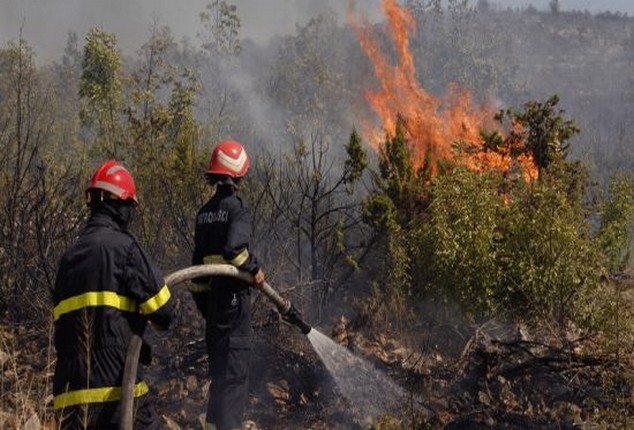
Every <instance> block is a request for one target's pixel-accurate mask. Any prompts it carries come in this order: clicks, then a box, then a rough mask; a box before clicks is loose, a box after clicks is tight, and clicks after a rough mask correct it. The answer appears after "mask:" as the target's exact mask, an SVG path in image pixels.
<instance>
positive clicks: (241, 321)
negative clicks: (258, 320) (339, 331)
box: [190, 140, 264, 430]
mask: <svg viewBox="0 0 634 430" xmlns="http://www.w3.org/2000/svg"><path fill="white" fill-rule="evenodd" d="M248 169H249V156H248V155H247V153H246V151H245V150H244V148H243V147H242V145H241V144H240V143H238V142H235V141H232V140H226V141H223V142H220V143H218V145H217V146H216V147H215V148H214V149H213V152H212V154H211V160H210V162H209V168H208V170H207V171H206V173H205V177H206V179H207V182H208V183H209V184H211V185H213V186H215V193H214V195H213V197H212V198H211V199H210V200H209V201H208V202H207V203H206V204H205V205H204V206H203V207H202V208H201V209H200V210H199V211H198V214H197V216H196V229H195V237H194V254H193V258H192V263H193V264H194V265H197V264H232V265H234V266H236V267H238V268H240V269H241V270H245V271H247V272H249V273H251V274H252V275H253V284H252V285H253V286H254V287H256V288H261V287H262V286H263V285H264V272H263V271H262V269H261V268H260V265H259V263H258V261H257V259H256V257H255V255H254V254H253V252H252V250H251V249H250V248H249V242H250V237H251V221H250V214H249V211H248V209H247V207H246V206H245V204H244V202H243V201H242V200H241V199H240V197H238V196H237V195H236V191H237V190H238V188H239V187H240V183H241V181H242V179H243V178H244V176H245V174H246V173H247V170H248ZM250 286H251V284H249V283H247V282H244V281H241V280H237V279H235V278H230V277H220V276H217V277H216V276H214V277H213V279H209V278H207V279H203V278H198V279H197V280H195V283H193V284H191V286H190V291H191V292H192V297H193V299H194V301H195V303H196V306H197V307H198V310H199V311H200V312H201V313H202V315H203V317H204V318H205V319H206V336H205V338H206V343H207V353H208V356H209V357H208V358H209V377H210V379H211V384H210V388H209V401H208V405H207V417H206V424H205V429H206V430H229V429H240V428H241V427H242V419H243V414H244V409H245V405H246V401H247V394H248V378H249V367H250V363H249V361H250V356H251V347H252V336H253V332H252V328H251V301H250V288H249V287H250Z"/></svg>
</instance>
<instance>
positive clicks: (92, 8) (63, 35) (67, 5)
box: [0, 0, 379, 62]
mask: <svg viewBox="0 0 634 430" xmlns="http://www.w3.org/2000/svg"><path fill="white" fill-rule="evenodd" d="M211 2H212V0H181V1H174V0H134V1H129V0H107V1H104V0H47V1H44V2H43V1H40V0H2V2H1V3H0V44H1V46H4V45H5V44H6V43H7V42H8V41H9V40H14V41H16V40H18V38H19V37H20V32H21V31H22V38H23V39H25V40H26V41H27V42H28V43H29V44H30V45H31V46H32V47H33V48H34V50H35V53H36V55H37V58H38V59H39V61H40V62H49V61H52V60H55V59H57V58H59V57H60V56H61V55H62V53H63V51H64V47H65V44H66V39H67V35H68V33H69V32H70V31H72V32H75V33H76V34H77V35H78V36H79V38H80V40H82V39H83V37H84V36H85V34H86V33H87V32H88V30H89V29H90V28H93V27H102V28H103V29H104V30H106V31H109V32H111V33H115V34H116V35H117V37H118V40H119V46H120V47H121V49H122V50H123V52H124V54H127V53H133V52H134V51H135V50H136V49H138V48H139V47H140V46H141V45H142V44H143V42H144V41H145V40H147V39H148V36H149V28H150V26H151V24H152V23H153V22H154V21H155V20H156V21H158V23H159V24H160V25H165V26H168V27H170V29H171V30H172V33H173V34H174V36H175V38H176V40H181V39H183V38H189V39H190V40H195V39H196V34H197V33H198V32H199V31H200V30H201V28H202V26H201V23H200V13H201V12H203V11H204V10H205V6H206V5H207V4H210V3H211ZM228 3H230V4H235V5H236V6H237V8H238V14H239V16H240V18H241V20H242V36H243V37H244V38H249V39H252V40H254V41H255V42H256V43H258V44H265V43H267V42H268V40H270V38H271V37H273V36H275V35H282V34H292V33H293V32H294V30H295V28H296V25H298V24H299V25H302V24H304V23H305V22H306V21H308V20H309V19H310V18H311V17H314V16H317V15H319V14H320V13H323V12H324V11H326V10H333V11H334V12H335V13H337V14H338V16H341V17H342V20H343V17H344V16H345V8H346V2H345V1H341V0H324V1H319V2H317V1H303V0H267V1H258V0H233V1H232V0H228ZM363 7H364V8H366V9H368V10H369V11H370V16H375V17H376V16H377V15H378V14H379V12H378V10H379V9H378V0H365V1H364V2H363ZM372 11H374V12H372ZM372 14H373V15H372ZM193 43H194V44H195V45H196V44H197V41H194V42H193Z"/></svg>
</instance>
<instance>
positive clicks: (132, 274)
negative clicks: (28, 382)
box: [53, 161, 174, 429]
mask: <svg viewBox="0 0 634 430" xmlns="http://www.w3.org/2000/svg"><path fill="white" fill-rule="evenodd" d="M86 200H87V204H88V207H89V209H90V216H89V218H88V220H87V222H86V224H85V226H84V228H83V230H82V232H81V233H80V235H79V238H78V239H77V241H76V242H75V243H74V244H73V245H72V246H71V247H70V248H69V249H68V250H67V251H66V253H65V254H64V255H63V257H62V259H61V261H60V264H59V268H58V272H57V278H56V280H55V290H54V292H53V301H54V306H55V307H54V311H53V317H54V321H55V349H56V351H57V362H56V364H55V374H54V379H53V394H54V407H55V409H56V412H57V413H58V416H59V419H60V428H61V429H117V428H118V423H119V401H120V399H121V390H122V389H121V384H122V376H123V369H124V364H125V357H126V352H127V347H128V343H129V341H130V338H131V336H132V333H133V330H135V331H137V332H138V331H140V330H142V327H145V322H146V321H147V320H149V321H151V322H152V323H153V325H154V326H155V327H157V328H159V329H167V328H168V327H169V325H170V323H171V321H172V319H173V317H174V307H173V300H172V299H171V297H170V291H169V289H168V287H167V285H165V282H164V280H163V277H162V276H161V274H160V272H159V269H158V267H157V266H156V264H155V263H154V261H153V260H152V259H151V258H150V256H149V255H148V254H147V253H146V252H145V251H144V250H143V248H142V247H141V246H140V245H139V243H138V242H137V240H136V239H135V238H134V236H132V234H130V233H129V232H128V226H129V224H130V221H131V220H132V218H133V214H134V211H135V207H136V204H137V195H136V187H135V185H134V179H133V178H132V175H131V174H130V172H129V171H128V170H127V169H126V168H125V167H124V166H122V165H121V164H120V163H118V162H116V161H107V162H105V163H103V164H102V165H101V166H100V167H99V168H98V169H97V171H96V172H95V173H94V175H93V176H92V179H91V182H90V185H89V187H88V188H87V190H86ZM141 355H142V357H143V358H144V359H143V360H142V362H144V363H146V364H147V363H148V362H149V361H150V360H151V356H148V355H149V354H148V350H147V346H146V348H144V349H143V350H142V354H141ZM137 378H138V379H137V381H136V385H135V386H134V396H135V397H137V400H136V402H135V403H136V405H137V409H136V414H135V424H134V428H135V429H157V428H160V427H161V423H160V421H159V417H158V414H157V413H156V411H155V409H154V406H153V405H152V404H151V403H150V402H149V401H148V399H147V398H148V396H146V395H145V394H146V393H147V392H148V386H147V385H146V384H145V382H143V381H142V380H141V379H140V378H139V377H137Z"/></svg>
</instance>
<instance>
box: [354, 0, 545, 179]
mask: <svg viewBox="0 0 634 430" xmlns="http://www.w3.org/2000/svg"><path fill="white" fill-rule="evenodd" d="M382 6H383V10H384V12H385V14H386V16H387V18H388V24H389V28H390V33H389V34H390V36H391V38H392V41H393V43H394V47H395V50H396V53H397V54H398V58H399V61H398V64H396V65H391V64H390V63H389V61H388V60H387V59H386V57H385V55H384V54H383V53H382V52H381V51H380V49H379V44H378V43H377V41H376V40H375V38H374V37H373V35H372V34H371V32H370V30H369V27H368V26H367V25H366V26H363V25H361V24H360V23H359V22H357V20H356V17H355V16H354V13H353V3H352V2H351V3H350V7H349V8H348V21H349V22H350V23H351V24H352V26H353V27H354V28H355V31H356V32H357V37H358V38H359V42H360V44H361V47H362V49H363V50H364V52H365V53H366V55H367V56H368V57H369V59H370V61H371V62H372V64H373V66H374V72H375V75H376V78H377V80H378V81H379V83H380V88H379V89H377V90H366V93H365V97H366V100H367V101H368V103H369V105H370V107H371V108H372V110H373V111H374V112H375V113H376V115H377V116H378V117H379V119H380V121H381V122H382V129H378V128H377V127H376V126H375V125H374V123H373V122H371V121H369V120H368V121H366V122H365V123H364V124H363V133H364V135H365V136H372V137H371V139H370V144H371V145H372V146H374V147H375V149H377V150H381V142H382V141H383V140H382V139H384V136H382V135H383V134H387V135H388V136H394V134H395V130H396V118H397V117H398V116H400V117H401V118H403V119H404V123H405V127H404V128H405V130H404V132H405V135H406V137H407V139H408V141H409V142H410V144H411V147H412V150H413V151H412V157H413V160H412V162H413V165H414V167H415V168H419V167H421V166H422V164H423V160H424V158H425V155H426V154H427V153H429V155H430V156H431V157H430V158H431V169H432V172H435V171H436V169H437V163H438V161H439V160H454V161H459V162H462V163H463V164H465V165H466V166H467V167H468V168H470V169H473V170H475V171H486V170H492V169H495V170H499V171H502V172H507V171H508V170H509V169H511V168H512V167H513V163H514V162H513V159H512V157H511V155H510V154H500V153H498V152H493V151H489V150H486V148H484V146H483V141H482V138H481V136H480V131H481V130H483V129H487V130H496V129H497V130H498V131H500V130H499V124H498V123H496V122H495V120H494V110H493V107H492V106H491V105H490V104H483V105H482V106H479V107H475V106H474V104H473V101H472V98H471V92H470V91H469V90H467V89H464V88H460V87H458V85H455V84H454V85H451V86H450V88H449V91H448V92H447V94H446V95H445V96H444V97H443V98H442V99H437V98H436V97H434V96H433V95H432V94H431V93H429V92H428V91H426V90H425V89H424V88H422V86H421V85H420V83H419V82H418V80H417V79H416V69H415V66H414V58H413V56H412V54H411V52H410V48H409V34H410V33H411V32H413V31H415V29H416V22H415V20H414V18H413V17H412V15H411V14H410V13H409V11H408V10H407V9H406V8H404V7H401V6H399V5H398V3H397V1H396V0H382ZM456 142H459V143H461V145H459V146H460V147H461V150H460V151H456V149H455V147H454V144H455V143H456ZM515 162H516V163H519V165H520V166H522V168H523V170H524V172H533V171H535V168H534V163H533V162H532V160H530V159H528V158H527V157H519V158H518V159H516V160H515ZM531 176H532V177H535V176H533V174H532V173H529V174H528V176H527V175H526V174H524V177H525V179H527V180H530V177H531Z"/></svg>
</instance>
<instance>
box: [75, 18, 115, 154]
mask: <svg viewBox="0 0 634 430" xmlns="http://www.w3.org/2000/svg"><path fill="white" fill-rule="evenodd" d="M121 86H122V84H121V59H120V57H119V53H118V50H117V38H116V36H115V35H114V34H112V33H108V32H106V31H104V30H102V29H100V28H93V29H91V30H90V31H89V32H88V34H87V35H86V44H85V45H84V55H83V60H82V72H81V78H80V86H79V96H80V98H81V101H82V106H81V110H80V118H81V121H82V125H83V126H84V127H86V128H87V129H89V130H92V131H93V136H94V140H95V145H96V147H97V151H98V152H101V153H104V154H107V156H108V157H112V158H119V157H120V155H121V151H122V148H121V147H122V145H123V140H124V138H123V136H122V130H121V119H122V118H121V115H122V106H121V97H122V94H121Z"/></svg>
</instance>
